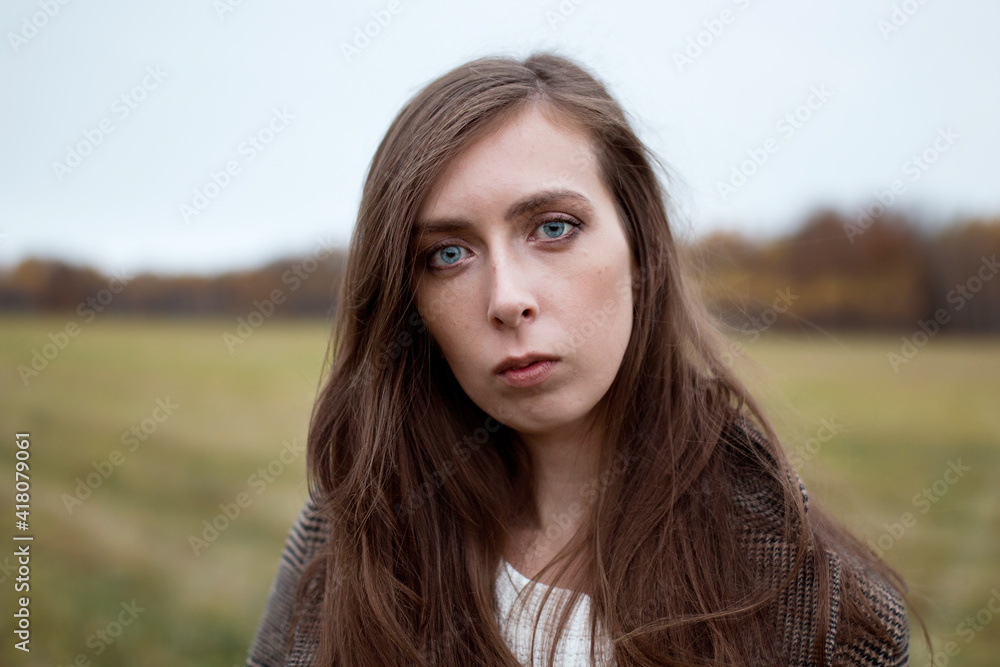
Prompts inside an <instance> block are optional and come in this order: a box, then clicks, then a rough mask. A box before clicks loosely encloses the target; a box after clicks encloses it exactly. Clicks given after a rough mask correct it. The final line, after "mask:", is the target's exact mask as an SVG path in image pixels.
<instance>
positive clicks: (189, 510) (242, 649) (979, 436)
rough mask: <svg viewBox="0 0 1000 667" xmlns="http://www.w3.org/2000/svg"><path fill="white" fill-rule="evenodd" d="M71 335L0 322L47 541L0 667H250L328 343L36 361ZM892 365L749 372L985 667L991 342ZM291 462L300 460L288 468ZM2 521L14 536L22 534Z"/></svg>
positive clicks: (991, 645) (828, 497) (214, 337)
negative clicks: (21, 639)
mask: <svg viewBox="0 0 1000 667" xmlns="http://www.w3.org/2000/svg"><path fill="white" fill-rule="evenodd" d="M65 324H66V320H65V319H61V318H47V319H37V318H32V319H26V318H18V319H11V318H6V319H2V320H0V326H2V329H0V330H2V338H0V360H2V365H0V368H2V375H0V391H2V402H0V424H2V427H3V431H4V433H3V438H4V442H5V443H6V444H5V445H4V448H3V454H2V457H0V474H2V475H3V478H4V482H3V483H2V484H0V503H2V505H3V507H6V508H13V504H14V490H13V488H12V487H13V485H12V482H11V480H12V479H13V467H14V447H13V440H14V433H16V432H23V431H29V432H30V434H31V445H30V452H31V458H30V464H31V470H30V474H31V484H32V487H31V489H32V493H31V515H30V526H31V527H30V530H29V531H28V533H30V534H32V535H34V537H35V541H34V542H33V543H32V553H33V557H32V561H31V595H32V598H31V606H30V610H31V621H32V625H31V628H32V638H31V648H32V650H31V653H30V654H22V653H21V652H19V651H15V650H14V649H13V647H12V644H13V640H12V639H11V637H12V635H11V632H10V623H11V616H10V614H9V613H5V617H6V620H5V621H4V625H3V628H4V630H3V636H4V637H5V638H6V639H5V640H4V643H3V647H2V648H0V663H2V664H5V665H6V664H12V665H14V664H22V665H68V664H72V663H73V661H74V660H77V661H78V664H87V663H85V662H83V661H82V660H81V659H80V658H79V656H81V655H82V656H83V660H86V661H88V662H89V664H92V665H140V664H141V665H143V666H144V667H160V666H163V667H167V666H171V667H172V666H174V665H179V664H184V665H210V666H215V665H218V666H220V667H230V666H232V665H238V664H243V660H244V657H245V654H246V650H247V648H248V646H249V643H250V640H251V638H252V636H253V633H254V630H255V629H256V625H257V622H258V619H259V615H260V613H261V611H262V609H263V605H264V601H265V598H266V595H267V591H268V587H269V586H270V584H271V580H272V578H273V576H274V572H275V568H276V567H277V561H278V555H279V552H280V549H281V546H282V544H283V542H284V539H285V535H286V533H287V530H288V528H289V526H290V524H291V522H292V520H293V518H294V516H295V514H296V513H297V511H298V510H299V508H300V507H301V504H302V502H303V501H304V499H305V497H306V485H305V472H304V465H305V461H304V455H303V454H302V453H301V452H300V451H299V450H298V449H297V447H298V446H304V444H305V435H306V427H307V421H308V415H309V411H310V409H311V406H312V401H313V398H314V396H315V392H316V390H317V386H318V382H319V374H320V368H321V365H322V361H323V357H324V355H325V353H326V337H327V332H328V327H327V325H326V324H324V323H284V322H279V321H273V322H267V323H266V324H265V325H264V326H262V327H261V328H260V329H259V330H256V331H255V332H254V333H253V334H252V336H251V337H250V338H249V339H247V340H246V342H244V343H243V344H241V345H239V346H237V347H235V349H234V350H233V351H232V352H230V350H229V349H228V348H227V346H226V343H225V341H224V338H223V334H225V333H226V332H229V333H232V332H233V330H234V328H235V323H234V322H233V321H232V320H215V321H212V320H209V321H205V320H200V321H194V322H180V321H168V320H135V321H133V320H115V319H112V318H110V317H107V318H103V319H102V318H99V319H97V320H95V321H94V322H93V323H90V324H86V325H81V330H80V332H79V334H78V335H77V336H75V337H72V338H69V339H68V341H63V342H65V343H66V345H65V348H64V349H61V350H58V348H57V347H51V348H49V349H48V350H44V349H43V348H44V346H45V345H46V344H48V343H50V340H51V339H50V338H49V334H50V333H53V334H55V332H58V331H62V330H63V329H64V327H65ZM56 338H57V339H58V338H59V337H58V336H56ZM53 345H56V343H53ZM899 346H900V341H899V338H898V337H881V338H878V337H872V338H860V337H848V336H839V337H838V338H837V340H831V339H828V338H821V337H816V338H812V339H808V340H807V339H805V338H802V337H794V338H789V337H785V336H784V335H782V334H781V333H779V332H771V333H770V335H768V336H765V337H763V338H762V339H761V340H760V341H758V342H757V343H755V344H754V345H752V346H749V352H750V356H751V357H752V358H753V359H754V360H755V361H756V362H758V363H759V367H758V369H757V370H756V371H754V370H753V369H752V368H750V367H748V368H747V370H746V373H747V377H748V381H749V382H751V384H752V386H753V387H754V388H755V391H756V392H757V393H758V395H759V396H760V397H761V398H762V399H763V400H764V403H765V405H766V406H767V408H768V410H769V413H770V414H771V416H772V417H773V419H774V420H775V423H776V425H777V428H778V432H779V434H780V435H781V436H782V439H783V441H784V442H785V444H786V446H787V447H788V448H789V450H791V451H792V452H793V453H794V454H795V455H796V456H797V457H798V459H797V460H798V461H800V465H799V468H800V472H801V474H802V477H803V479H804V480H805V482H806V484H807V486H808V487H809V490H810V494H811V497H812V498H813V499H814V502H817V503H822V504H824V505H825V506H827V507H829V508H830V509H831V510H832V511H833V513H834V514H836V515H837V516H839V517H840V518H842V519H843V520H844V521H845V522H846V523H847V525H848V526H850V527H851V528H852V529H853V530H854V531H855V532H856V533H857V534H858V535H860V536H863V537H864V538H865V539H870V540H872V541H873V543H875V544H876V545H878V546H880V548H882V549H883V551H884V554H885V555H884V557H885V558H886V559H887V560H888V561H889V562H890V563H891V564H892V565H894V566H896V567H897V568H898V569H899V570H900V571H901V572H902V574H903V575H904V576H905V577H906V578H907V580H908V582H909V584H910V587H911V588H910V590H911V596H912V598H913V600H914V602H915V604H916V605H917V607H918V609H919V610H920V611H921V612H922V614H923V615H924V617H925V619H926V620H927V622H928V624H929V627H930V628H931V630H932V633H933V635H934V637H935V642H936V645H937V646H938V647H939V648H942V649H943V647H944V644H945V642H947V641H953V642H954V647H953V649H956V650H957V651H958V654H957V655H956V656H954V657H950V658H948V660H947V664H953V665H987V664H994V663H995V656H996V655H998V654H1000V619H997V620H995V621H994V620H992V612H989V611H988V608H987V603H989V602H990V598H991V596H992V595H993V594H994V593H993V592H992V591H993V590H994V589H995V590H997V591H1000V568H998V564H1000V510H998V508H1000V484H998V482H1000V341H998V340H984V339H980V340H973V339H950V338H947V337H944V336H939V337H937V338H935V339H933V340H932V341H931V342H930V343H929V344H928V345H927V346H926V347H925V348H923V349H921V350H920V351H919V352H918V354H917V355H916V356H915V357H914V358H913V359H912V360H911V361H910V362H909V363H907V364H905V365H903V366H900V367H899V368H898V372H894V371H893V369H892V368H891V367H890V364H889V363H888V361H887V357H886V355H887V353H888V352H897V353H898V351H899ZM35 350H37V351H38V352H39V353H40V354H42V355H45V354H46V353H48V355H49V356H52V357H53V358H52V359H51V360H48V362H47V366H46V367H45V368H44V369H42V370H41V371H40V372H38V374H37V375H35V376H29V377H27V382H25V380H24V379H22V377H21V376H20V375H19V373H18V366H20V365H23V366H26V367H30V365H31V363H32V357H33V354H34V351H35ZM57 350H58V351H57ZM56 351H57V352H56ZM54 352H56V353H55V354H53V353H54ZM36 363H37V364H38V365H39V366H40V365H41V362H40V361H38V362H36ZM283 449H284V450H285V451H286V454H285V460H286V461H288V460H289V457H292V456H294V460H293V461H291V462H290V463H288V464H287V465H286V464H284V463H281V458H279V456H280V455H281V453H282V450H283ZM116 450H117V452H118V453H117V454H115V453H114V452H115V451H116ZM276 462H277V463H276ZM269 467H270V473H268V474H267V476H266V477H265V476H263V475H261V474H259V473H258V470H259V469H261V468H263V469H265V470H266V469H268V468H269ZM948 470H959V471H961V475H959V474H958V473H956V472H952V473H947V472H946V471H948ZM925 489H927V491H926V492H925V491H924V490H925ZM241 493H245V494H247V496H248V497H249V498H250V502H249V504H248V505H247V506H246V507H242V508H240V514H239V516H237V517H236V518H234V519H232V520H231V521H229V525H228V526H226V527H225V529H224V530H222V531H221V532H220V533H219V534H218V535H217V537H215V538H214V539H212V540H211V541H209V540H206V541H205V543H204V544H202V545H198V544H196V545H195V546H192V540H191V538H192V536H195V537H201V538H203V539H204V535H203V531H204V529H205V526H204V523H203V522H204V521H212V520H213V518H215V517H216V516H217V515H218V514H220V512H221V510H220V504H231V503H234V501H235V500H236V498H237V497H238V496H239V494H241ZM922 493H924V494H925V495H923V496H921V494H922ZM7 511H11V510H7ZM7 516H8V517H9V518H8V519H6V520H5V521H4V522H3V527H4V528H3V531H4V533H3V534H4V535H10V534H11V533H14V532H16V531H15V529H14V527H13V520H14V519H13V517H10V515H9V514H8V515H7ZM907 516H908V517H909V518H908V519H907V518H906V517H907ZM220 523H222V522H220ZM903 523H906V524H907V525H905V526H903ZM894 524H900V526H901V527H902V528H901V529H899V530H897V527H896V526H895V525H894ZM209 535H211V534H209ZM4 539H5V540H7V541H8V544H10V543H11V542H10V541H9V540H10V538H9V537H5V538H4ZM11 551H12V550H11ZM9 553H10V551H8V549H4V550H3V551H2V552H0V565H2V564H3V563H4V560H3V559H4V557H6V556H7V554H9ZM15 576H16V575H15V574H13V573H11V572H9V570H4V569H0V600H3V609H4V610H8V609H13V608H14V593H13V588H14V577H15ZM997 598H998V601H1000V593H998V595H997ZM123 605H124V606H123ZM996 605H997V602H994V603H993V606H994V608H996ZM983 609H987V612H986V613H982V612H981V610H983ZM977 613H979V620H978V622H977V621H976V615H977ZM986 614H989V615H990V619H989V620H987V619H986ZM123 615H124V616H123ZM970 617H971V621H972V625H962V624H967V623H969V621H968V620H967V619H969V618H970ZM121 619H124V620H128V621H129V624H128V625H126V626H124V627H123V626H119V625H117V623H118V622H119V620H121ZM990 621H992V622H990ZM974 627H977V628H980V629H978V630H973V629H972V628H974ZM119 631H120V632H119ZM913 634H914V638H913V651H912V653H913V660H912V664H914V665H925V664H928V661H929V659H928V656H927V654H926V652H925V651H924V650H923V647H922V642H921V640H920V638H919V627H918V626H917V625H916V624H915V623H914V625H913ZM953 652H954V650H953ZM942 655H943V654H942ZM935 664H945V660H943V659H942V660H940V661H939V662H937V663H935Z"/></svg>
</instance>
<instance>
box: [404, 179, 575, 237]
mask: <svg viewBox="0 0 1000 667" xmlns="http://www.w3.org/2000/svg"><path fill="white" fill-rule="evenodd" d="M567 200H569V201H573V202H575V203H577V204H580V205H582V206H584V207H585V208H586V209H587V211H588V212H591V213H592V212H593V210H594V205H593V204H592V203H591V202H590V200H589V199H587V198H586V197H585V196H584V195H582V194H580V193H579V192H577V191H576V190H568V189H565V188H556V189H552V190H542V191H540V192H535V193H532V194H530V195H527V196H526V197H522V198H521V199H519V200H517V201H516V202H514V203H513V204H511V205H510V206H509V207H507V211H506V212H505V213H504V215H503V218H504V220H505V221H507V222H512V221H513V220H515V219H517V218H519V217H521V216H524V215H527V214H529V213H533V212H534V211H537V210H538V209H540V208H545V207H546V206H549V205H550V204H554V203H556V202H561V201H567ZM470 227H472V223H470V222H469V221H468V220H466V219H464V218H448V217H445V218H433V219H430V220H417V222H416V224H415V225H414V227H413V235H414V236H418V235H420V234H435V233H447V232H459V231H463V230H466V229H469V228H470Z"/></svg>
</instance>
